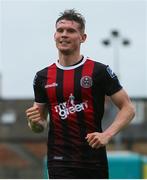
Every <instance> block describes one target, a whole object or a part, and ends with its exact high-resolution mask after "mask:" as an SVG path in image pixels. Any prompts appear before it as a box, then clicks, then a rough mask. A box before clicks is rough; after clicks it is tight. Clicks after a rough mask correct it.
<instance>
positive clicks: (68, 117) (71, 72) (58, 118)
mask: <svg viewBox="0 0 147 180" xmlns="http://www.w3.org/2000/svg"><path fill="white" fill-rule="evenodd" d="M121 88H122V86H121V85H120V83H119V81H118V78H117V76H116V75H115V74H114V73H113V72H112V70H111V69H110V68H109V66H106V65H104V64H102V63H99V62H96V61H94V60H91V59H89V58H83V60H82V61H81V62H80V63H78V64H76V65H73V66H68V67H63V66H61V65H60V64H59V63H58V62H56V63H54V64H52V65H50V66H49V67H46V68H45V69H43V70H41V71H39V72H37V73H36V76H35V79H34V94H35V102H38V103H46V104H47V106H48V111H49V114H50V123H49V132H48V162H49V163H50V164H52V165H53V166H56V165H61V166H66V165H67V166H74V165H75V166H76V167H77V166H78V165H81V164H83V166H84V164H86V166H87V164H91V163H92V164H95V163H96V164H98V165H103V166H105V165H107V158H106V151H105V147H102V148H99V149H92V148H91V147H90V146H89V145H88V143H87V141H86V139H85V137H86V135H87V133H91V132H102V127H101V121H102V117H103V114H104V99H105V95H108V96H111V95H112V94H114V93H116V92H117V91H119V90H120V89H121Z"/></svg>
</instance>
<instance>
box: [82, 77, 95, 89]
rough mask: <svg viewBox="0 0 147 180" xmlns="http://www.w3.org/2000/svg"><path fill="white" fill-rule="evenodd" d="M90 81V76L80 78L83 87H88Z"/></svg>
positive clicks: (90, 83)
mask: <svg viewBox="0 0 147 180" xmlns="http://www.w3.org/2000/svg"><path fill="white" fill-rule="evenodd" d="M92 83H93V82H92V78H91V77H90V76H83V77H82V78H81V80H80V84H81V86H82V87H83V88H90V87H91V86H92Z"/></svg>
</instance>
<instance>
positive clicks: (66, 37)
mask: <svg viewBox="0 0 147 180" xmlns="http://www.w3.org/2000/svg"><path fill="white" fill-rule="evenodd" d="M54 39H55V42H56V46H57V48H58V50H59V51H60V52H61V53H65V54H72V53H73V52H74V51H79V50H80V44H81V43H83V42H84V41H85V39H86V35H85V34H84V33H82V32H81V31H80V29H79V24H78V23H77V22H75V21H69V20H60V21H59V22H58V23H57V24H56V32H55V34H54Z"/></svg>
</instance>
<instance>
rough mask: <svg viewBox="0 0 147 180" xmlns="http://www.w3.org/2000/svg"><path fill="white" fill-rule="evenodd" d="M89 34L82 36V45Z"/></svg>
mask: <svg viewBox="0 0 147 180" xmlns="http://www.w3.org/2000/svg"><path fill="white" fill-rule="evenodd" d="M86 38H87V34H81V43H83V42H85V40H86Z"/></svg>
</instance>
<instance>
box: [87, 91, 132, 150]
mask: <svg viewBox="0 0 147 180" xmlns="http://www.w3.org/2000/svg"><path fill="white" fill-rule="evenodd" d="M111 99H112V101H113V103H114V104H115V105H116V106H117V107H118V108H119V111H118V113H117V115H116V117H115V119H114V121H113V123H112V124H111V125H110V126H109V127H108V128H107V129H106V130H105V131H104V132H103V133H98V132H94V133H90V134H88V135H87V137H86V139H87V141H88V143H89V145H90V146H92V147H93V148H99V147H101V146H104V145H106V144H108V142H109V141H110V139H112V137H113V136H114V135H116V134H117V133H118V132H119V131H120V130H122V129H123V128H124V127H125V126H126V125H127V124H128V123H129V122H130V121H131V120H132V119H133V117H134V115H135V109H134V106H133V104H132V102H131V100H130V99H129V97H128V95H127V93H126V92H125V91H124V90H120V91H119V92H117V93H115V94H114V95H112V96H111Z"/></svg>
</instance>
